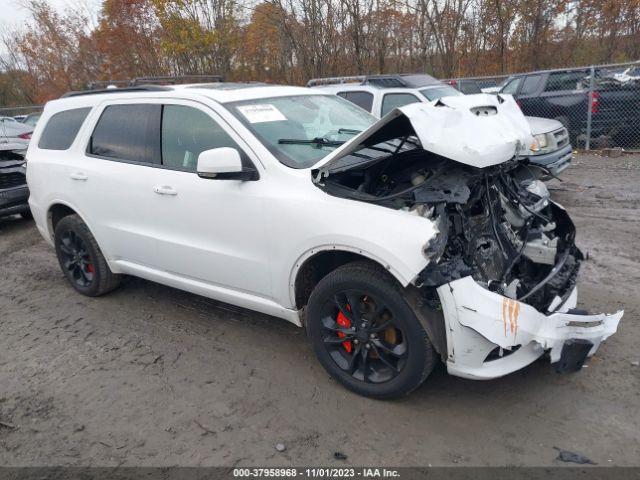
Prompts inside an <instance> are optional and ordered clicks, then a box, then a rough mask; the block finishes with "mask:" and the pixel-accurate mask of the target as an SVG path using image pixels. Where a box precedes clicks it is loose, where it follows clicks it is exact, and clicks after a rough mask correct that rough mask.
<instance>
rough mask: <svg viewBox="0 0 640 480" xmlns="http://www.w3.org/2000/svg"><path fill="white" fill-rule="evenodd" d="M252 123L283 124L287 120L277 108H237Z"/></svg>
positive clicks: (261, 106) (259, 106) (264, 106)
mask: <svg viewBox="0 0 640 480" xmlns="http://www.w3.org/2000/svg"><path fill="white" fill-rule="evenodd" d="M236 108H237V109H238V110H239V111H240V113H242V114H243V115H244V116H245V117H246V119H247V120H249V122H250V123H263V122H281V121H283V120H286V119H287V118H286V117H285V116H284V115H283V114H282V112H281V111H280V110H278V109H277V108H276V107H275V106H273V105H270V104H265V105H242V106H239V107H236Z"/></svg>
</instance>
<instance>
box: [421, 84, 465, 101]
mask: <svg viewBox="0 0 640 480" xmlns="http://www.w3.org/2000/svg"><path fill="white" fill-rule="evenodd" d="M420 93H421V94H422V95H424V97H425V98H426V99H427V100H429V101H430V102H431V101H433V100H437V99H439V98H442V97H455V96H457V95H462V93H460V92H459V91H458V90H456V89H455V88H453V87H450V86H449V85H443V86H441V87H435V88H425V89H424V90H420Z"/></svg>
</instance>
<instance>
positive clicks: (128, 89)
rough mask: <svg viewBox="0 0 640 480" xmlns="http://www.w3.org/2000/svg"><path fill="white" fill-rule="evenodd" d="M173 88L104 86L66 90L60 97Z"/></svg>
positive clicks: (163, 90) (155, 90)
mask: <svg viewBox="0 0 640 480" xmlns="http://www.w3.org/2000/svg"><path fill="white" fill-rule="evenodd" d="M167 90H173V89H172V88H171V87H163V86H162V85H140V86H138V87H125V88H104V89H100V90H82V91H79V92H67V93H65V94H64V95H62V96H61V97H60V98H68V97H80V96H82V95H97V94H99V93H126V92H166V91H167Z"/></svg>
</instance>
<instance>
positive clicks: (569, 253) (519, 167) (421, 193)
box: [319, 137, 583, 311]
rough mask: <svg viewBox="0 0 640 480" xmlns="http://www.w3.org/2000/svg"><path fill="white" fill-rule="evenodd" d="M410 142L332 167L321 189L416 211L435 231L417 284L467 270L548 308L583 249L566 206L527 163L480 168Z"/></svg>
mask: <svg viewBox="0 0 640 480" xmlns="http://www.w3.org/2000/svg"><path fill="white" fill-rule="evenodd" d="M399 141H400V142H401V143H402V144H403V145H407V142H409V143H412V142H413V147H415V148H409V149H405V150H404V151H399V152H397V153H393V154H390V155H382V158H378V159H376V161H374V162H370V161H365V162H363V165H362V166H361V167H358V166H350V167H349V168H348V169H342V171H340V172H336V173H332V174H331V175H328V176H327V177H326V178H324V179H323V181H322V182H321V184H320V185H319V186H320V187H321V188H322V189H324V190H325V191H326V192H328V193H330V194H332V195H336V196H341V197H345V198H351V199H354V200H360V201H365V202H370V203H376V204H379V205H382V206H386V207H389V208H394V209H402V210H408V211H412V212H415V213H416V214H419V215H422V216H424V217H426V218H429V219H431V220H433V221H434V222H435V223H436V225H437V227H438V230H439V234H438V235H436V236H435V237H434V238H433V239H431V241H430V242H429V244H428V245H427V246H426V248H425V252H424V253H425V255H426V256H427V257H429V258H430V259H431V262H430V264H429V265H428V266H427V268H426V269H424V270H423V271H422V272H421V273H420V275H419V279H418V282H419V285H420V286H425V287H438V286H440V285H443V284H445V283H447V282H450V281H453V280H457V279H460V278H462V277H465V276H469V275H471V276H472V277H473V278H474V280H476V282H478V283H479V284H480V285H482V286H483V287H485V288H487V289H489V290H490V291H493V292H496V293H499V294H501V295H504V296H506V297H509V298H513V299H517V300H521V301H524V302H526V303H528V304H530V305H531V306H533V307H535V308H536V309H537V310H539V311H546V310H547V309H548V308H549V307H550V306H551V305H552V303H554V302H555V304H558V303H559V302H558V300H557V299H556V297H560V299H562V300H564V299H565V298H566V297H567V296H568V295H569V294H570V293H571V291H572V289H573V287H574V285H575V282H576V277H577V274H578V269H579V266H580V261H581V260H582V258H583V257H582V254H581V252H580V251H579V250H578V248H577V247H576V246H575V243H574V239H575V228H574V225H573V223H572V221H571V219H570V218H569V216H568V215H567V213H566V212H565V211H564V209H563V208H562V207H560V206H558V205H556V204H554V203H553V202H551V201H550V199H549V192H548V190H547V188H546V186H545V185H544V183H542V182H541V181H539V180H536V178H535V176H534V174H533V172H532V171H531V170H530V169H529V167H528V166H527V165H525V164H523V163H521V162H519V161H518V160H512V161H509V162H505V163H500V164H498V165H494V166H489V167H485V168H477V167H473V166H468V165H464V164H462V163H459V162H455V161H452V160H449V159H446V158H444V157H442V156H439V155H436V154H434V153H431V152H428V151H426V150H424V149H422V148H420V146H419V143H418V142H417V141H416V139H415V138H413V139H412V138H410V137H407V138H404V139H401V140H399Z"/></svg>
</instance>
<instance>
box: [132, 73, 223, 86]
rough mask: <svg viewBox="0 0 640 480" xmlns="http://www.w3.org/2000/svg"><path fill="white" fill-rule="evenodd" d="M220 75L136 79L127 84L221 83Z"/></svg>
mask: <svg viewBox="0 0 640 480" xmlns="http://www.w3.org/2000/svg"><path fill="white" fill-rule="evenodd" d="M223 81H224V80H223V78H222V75H179V76H164V77H137V78H134V79H133V80H131V81H130V82H129V86H131V87H135V86H136V85H149V84H151V85H166V84H170V85H176V84H179V83H221V82H223Z"/></svg>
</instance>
